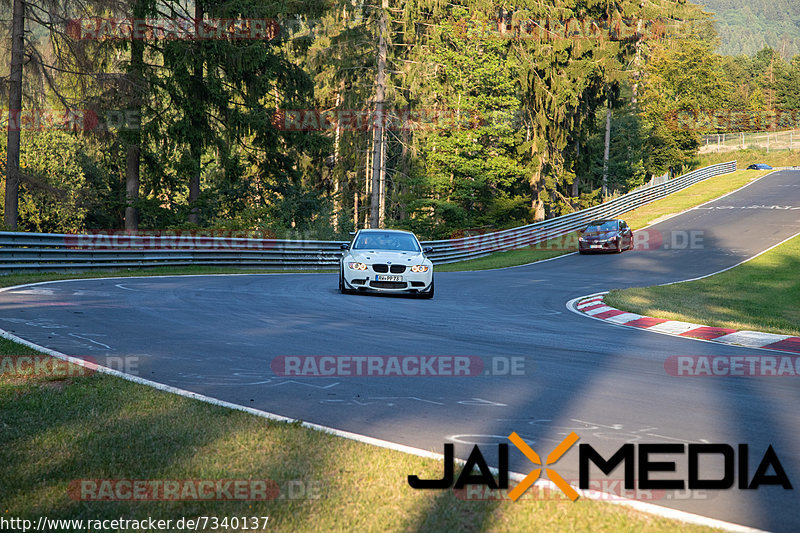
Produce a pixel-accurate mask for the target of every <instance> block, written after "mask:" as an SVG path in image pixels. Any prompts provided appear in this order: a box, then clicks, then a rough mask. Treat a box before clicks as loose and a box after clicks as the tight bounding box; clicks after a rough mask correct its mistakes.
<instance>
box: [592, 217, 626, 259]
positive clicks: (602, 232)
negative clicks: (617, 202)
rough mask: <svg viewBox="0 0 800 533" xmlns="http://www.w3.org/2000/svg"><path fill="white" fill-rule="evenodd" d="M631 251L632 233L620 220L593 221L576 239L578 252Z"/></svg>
mask: <svg viewBox="0 0 800 533" xmlns="http://www.w3.org/2000/svg"><path fill="white" fill-rule="evenodd" d="M631 249H633V231H632V230H631V228H630V226H628V224H627V223H626V222H625V221H624V220H620V219H613V220H595V221H593V222H592V223H590V224H589V226H587V227H586V229H585V230H583V235H581V237H580V238H579V239H578V251H579V252H580V253H582V254H585V253H588V252H617V253H620V252H622V251H623V250H631Z"/></svg>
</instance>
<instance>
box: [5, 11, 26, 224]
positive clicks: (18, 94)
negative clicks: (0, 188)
mask: <svg viewBox="0 0 800 533" xmlns="http://www.w3.org/2000/svg"><path fill="white" fill-rule="evenodd" d="M13 9H14V13H13V21H12V28H11V75H10V76H9V81H8V85H9V90H8V95H9V99H8V111H9V113H8V114H9V121H8V144H7V152H6V154H7V156H8V158H7V161H6V201H5V211H4V222H5V225H6V227H7V228H8V229H9V230H12V231H13V230H16V229H17V218H18V216H19V174H20V173H19V140H20V129H21V127H22V122H21V119H22V117H21V115H22V62H23V59H24V53H23V51H24V45H25V43H24V41H23V36H24V31H25V4H24V3H23V0H14V8H13ZM12 117H14V119H12Z"/></svg>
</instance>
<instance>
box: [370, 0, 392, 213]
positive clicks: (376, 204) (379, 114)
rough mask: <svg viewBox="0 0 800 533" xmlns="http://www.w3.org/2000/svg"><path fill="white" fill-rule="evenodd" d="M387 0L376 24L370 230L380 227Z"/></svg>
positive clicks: (384, 147) (384, 0) (384, 140)
mask: <svg viewBox="0 0 800 533" xmlns="http://www.w3.org/2000/svg"><path fill="white" fill-rule="evenodd" d="M387 7H388V2H387V0H383V9H382V10H381V18H380V21H379V22H378V24H379V32H380V38H379V39H378V75H377V78H376V80H375V85H376V87H375V124H374V125H373V137H372V194H371V196H370V220H369V226H370V227H371V228H378V227H380V219H381V216H380V195H381V184H380V175H381V160H382V155H381V153H382V152H383V151H385V149H386V146H385V144H386V139H385V138H384V135H383V126H384V117H383V99H384V97H385V96H386V49H387V47H388V45H387V42H386V25H387V21H386V8H387Z"/></svg>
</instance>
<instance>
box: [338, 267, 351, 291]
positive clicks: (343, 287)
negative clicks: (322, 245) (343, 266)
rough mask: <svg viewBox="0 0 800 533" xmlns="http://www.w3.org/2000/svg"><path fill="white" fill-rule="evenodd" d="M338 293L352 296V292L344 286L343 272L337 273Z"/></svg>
mask: <svg viewBox="0 0 800 533" xmlns="http://www.w3.org/2000/svg"><path fill="white" fill-rule="evenodd" d="M339 292H341V293H342V294H352V291H350V290H348V289H347V287H345V285H344V272H342V271H341V270H340V271H339Z"/></svg>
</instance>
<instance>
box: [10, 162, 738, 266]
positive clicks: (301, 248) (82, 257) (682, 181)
mask: <svg viewBox="0 0 800 533" xmlns="http://www.w3.org/2000/svg"><path fill="white" fill-rule="evenodd" d="M735 170H736V161H730V162H727V163H719V164H716V165H712V166H709V167H705V168H701V169H698V170H694V171H692V172H689V173H688V174H684V175H682V176H679V177H677V178H675V179H672V180H669V181H667V182H665V183H659V184H654V185H651V186H648V187H643V188H641V189H638V190H635V191H632V192H629V193H627V194H625V195H622V196H620V197H617V198H615V199H613V200H610V201H608V202H605V203H602V204H600V205H597V206H595V207H590V208H588V209H583V210H581V211H576V212H574V213H570V214H568V215H563V216H560V217H556V218H551V219H548V220H545V221H542V222H536V223H534V224H529V225H527V226H521V227H518V228H512V229H507V230H501V231H496V232H492V233H487V234H484V235H474V236H469V237H462V238H454V239H446V240H438V241H427V242H423V243H422V245H423V246H426V247H431V248H432V249H433V251H431V252H429V253H428V254H427V255H428V257H429V258H430V259H431V261H432V262H433V263H434V264H444V263H455V262H458V261H464V260H466V259H475V258H478V257H484V256H486V255H489V254H491V253H493V252H498V251H504V250H513V249H516V248H525V247H528V246H532V245H535V244H539V243H542V242H545V241H547V240H548V239H552V238H556V237H561V236H563V235H566V234H568V233H571V232H573V231H576V230H580V229H583V228H584V227H585V226H586V225H587V224H588V223H589V222H591V221H592V220H595V219H599V218H614V217H617V216H619V215H621V214H623V213H626V212H628V211H631V210H633V209H636V208H637V207H641V206H643V205H645V204H648V203H650V202H653V201H655V200H659V199H661V198H664V197H665V196H668V195H670V194H672V193H674V192H676V191H679V190H681V189H685V188H686V187H689V186H691V185H694V184H695V183H698V182H700V181H703V180H705V179H708V178H711V177H714V176H719V175H721V174H728V173H730V172H733V171H735ZM143 233H146V232H143ZM164 233H168V232H164ZM174 233H175V234H172V235H147V234H132V235H129V234H125V233H124V232H119V233H115V232H107V233H105V234H102V233H98V234H93V235H63V234H52V233H14V232H0V273H4V272H6V273H7V272H14V271H48V270H50V271H53V270H79V269H92V268H137V267H156V266H188V265H205V266H235V267H258V268H269V269H277V270H284V269H286V270H288V269H293V270H296V269H306V270H322V269H334V268H337V267H338V264H339V258H340V257H341V253H342V252H341V249H340V247H341V245H342V244H344V242H341V241H302V240H279V239H250V238H239V237H227V236H225V237H218V236H214V232H213V231H209V232H208V235H209V236H202V232H195V233H193V234H192V235H191V236H190V237H187V235H186V233H189V232H184V234H181V232H179V231H176V232H174ZM231 233H235V232H231Z"/></svg>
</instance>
